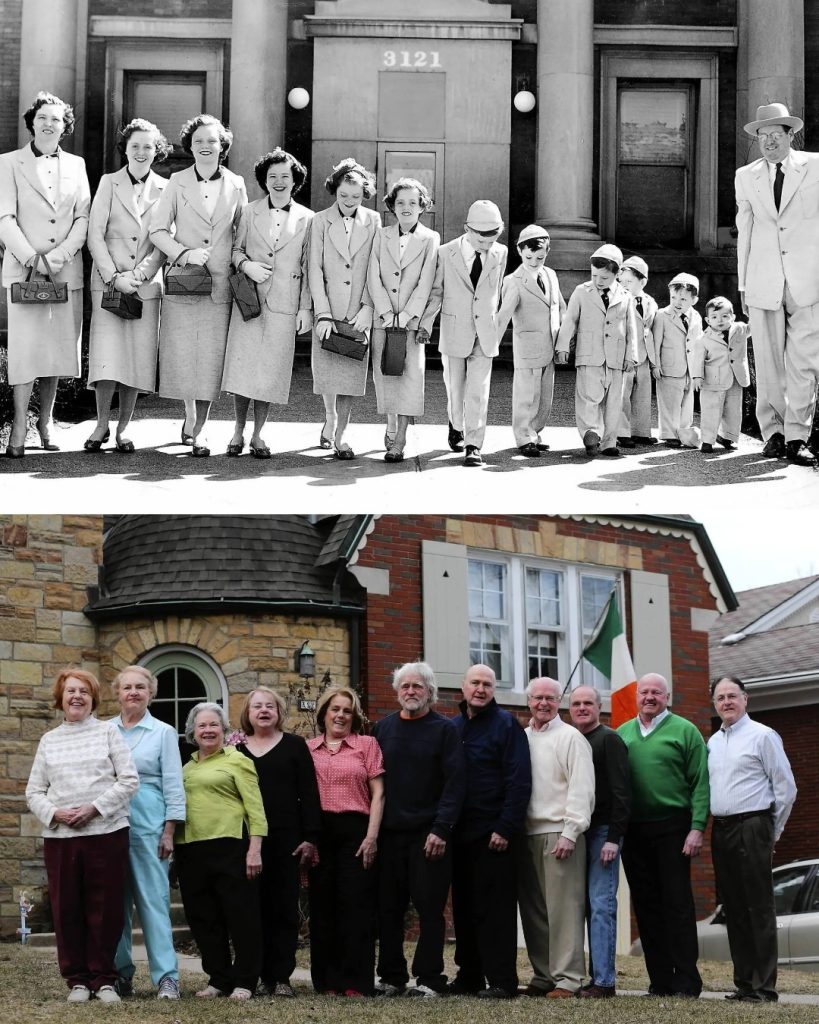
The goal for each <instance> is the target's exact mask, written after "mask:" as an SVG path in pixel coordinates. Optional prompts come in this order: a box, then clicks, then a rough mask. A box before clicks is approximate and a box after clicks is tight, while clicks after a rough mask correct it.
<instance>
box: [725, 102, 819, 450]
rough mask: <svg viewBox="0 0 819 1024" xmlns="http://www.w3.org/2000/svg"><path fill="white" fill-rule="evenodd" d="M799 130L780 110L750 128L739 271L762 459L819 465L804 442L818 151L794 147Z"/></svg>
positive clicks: (815, 304) (739, 184)
mask: <svg viewBox="0 0 819 1024" xmlns="http://www.w3.org/2000/svg"><path fill="white" fill-rule="evenodd" d="M801 128H802V119H801V118H799V117H792V116H791V115H790V114H789V113H788V108H787V107H786V106H785V105H784V104H783V103H768V104H766V105H764V106H761V107H759V108H758V109H757V112H756V119H755V120H754V121H751V122H750V123H749V124H746V125H745V132H746V133H747V134H748V135H750V136H751V137H752V138H755V139H756V140H757V142H758V143H759V148H760V150H761V152H762V157H763V159H761V160H755V161H754V162H753V163H751V164H748V165H747V166H745V167H740V168H739V170H738V171H737V173H736V179H735V188H736V200H737V232H738V234H737V271H738V276H739V293H740V295H741V296H742V311H743V312H744V313H747V315H748V319H749V321H750V324H751V335H752V337H753V350H754V362H755V365H756V378H757V379H756V395H757V397H756V415H757V419H758V421H759V428H760V430H761V431H762V439H763V440H764V441H765V447H764V448H763V449H762V454H763V455H765V456H768V457H771V458H782V457H785V458H787V459H788V460H789V461H791V462H795V463H797V464H799V465H802V466H815V465H816V457H815V455H814V453H813V452H812V451H811V450H810V448H808V446H807V440H808V438H809V437H810V432H811V423H812V421H813V411H814V406H815V403H816V388H817V380H819V336H818V335H817V329H816V323H817V318H819V153H801V152H797V151H796V150H793V149H792V148H791V146H792V144H793V137H794V132H798V131H800V130H801Z"/></svg>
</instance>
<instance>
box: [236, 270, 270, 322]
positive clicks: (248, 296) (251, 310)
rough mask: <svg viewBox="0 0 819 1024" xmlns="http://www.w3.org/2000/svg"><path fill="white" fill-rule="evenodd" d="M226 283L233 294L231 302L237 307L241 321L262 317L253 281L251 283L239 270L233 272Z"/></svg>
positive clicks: (257, 293)
mask: <svg viewBox="0 0 819 1024" xmlns="http://www.w3.org/2000/svg"><path fill="white" fill-rule="evenodd" d="M228 283H229V284H230V290H231V291H232V292H233V301H234V302H235V303H236V305H237V306H238V308H239V312H240V313H241V314H242V319H243V320H255V319H256V317H257V316H261V315H262V304H261V302H260V301H259V292H258V290H257V288H256V282H255V281H251V280H250V278H249V277H248V276H247V274H245V273H243V272H242V271H241V270H234V271H233V273H232V274H230V275H229V276H228Z"/></svg>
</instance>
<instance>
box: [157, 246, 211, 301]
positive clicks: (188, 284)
mask: <svg viewBox="0 0 819 1024" xmlns="http://www.w3.org/2000/svg"><path fill="white" fill-rule="evenodd" d="M186 252H190V249H183V250H182V252H180V254H179V255H178V256H177V257H176V259H175V260H174V261H173V263H170V264H169V265H168V269H167V270H166V271H165V294H166V295H210V293H211V291H212V290H213V278H212V277H211V276H210V271H209V270H208V268H207V267H200V266H198V265H197V264H196V263H186V264H185V265H184V266H182V264H180V263H179V262H178V261H179V260H180V259H181V258H182V257H183V256H184V255H185V253H186Z"/></svg>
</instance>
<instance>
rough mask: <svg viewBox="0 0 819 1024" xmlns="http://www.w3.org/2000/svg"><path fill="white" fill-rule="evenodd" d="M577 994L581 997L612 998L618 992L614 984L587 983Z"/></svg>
mask: <svg viewBox="0 0 819 1024" xmlns="http://www.w3.org/2000/svg"><path fill="white" fill-rule="evenodd" d="M577 994H578V995H579V996H580V998H581V999H611V998H612V997H613V996H615V995H617V992H616V990H615V988H614V985H587V986H586V987H585V988H581V989H580V991H579V992H578V993H577Z"/></svg>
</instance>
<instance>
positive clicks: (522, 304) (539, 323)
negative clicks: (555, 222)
mask: <svg viewBox="0 0 819 1024" xmlns="http://www.w3.org/2000/svg"><path fill="white" fill-rule="evenodd" d="M549 245H550V240H549V232H548V231H547V230H546V229H545V228H542V227H540V225H538V224H530V225H529V226H528V227H525V228H524V229H523V231H521V233H520V235H519V237H518V241H517V248H518V252H519V253H520V258H521V260H522V261H523V262H522V263H521V265H520V266H519V267H518V269H517V270H515V271H514V272H513V273H511V274H508V275H507V276H506V277H505V278H504V279H503V289H502V293H501V294H502V300H501V308H500V313H498V337H500V338H502V337H503V332H504V331H505V330H506V328H507V326H508V325H509V320H510V319H511V321H512V360H513V364H514V374H513V376H512V430H513V432H514V435H515V444H516V445H517V446H518V448H519V449H520V453H521V455H525V456H526V457H527V458H531V459H536V458H539V457H540V454H541V452H546V451H548V450H549V446H548V445H547V444H543V443H542V442H541V440H540V432H541V430H543V428H544V427H545V426H546V423H547V421H548V419H549V416H550V415H551V412H552V398H553V395H554V383H555V362H554V359H555V341H556V340H557V332H558V331H559V330H560V320H561V317H562V316H563V314H564V313H565V312H566V301H565V299H564V298H563V296H562V295H561V294H560V288H559V286H558V283H557V275H556V274H555V272H554V271H553V270H552V269H551V267H547V266H545V261H546V257H547V255H548V253H549Z"/></svg>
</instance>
